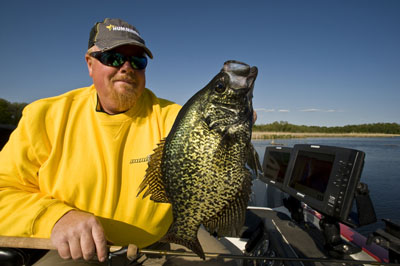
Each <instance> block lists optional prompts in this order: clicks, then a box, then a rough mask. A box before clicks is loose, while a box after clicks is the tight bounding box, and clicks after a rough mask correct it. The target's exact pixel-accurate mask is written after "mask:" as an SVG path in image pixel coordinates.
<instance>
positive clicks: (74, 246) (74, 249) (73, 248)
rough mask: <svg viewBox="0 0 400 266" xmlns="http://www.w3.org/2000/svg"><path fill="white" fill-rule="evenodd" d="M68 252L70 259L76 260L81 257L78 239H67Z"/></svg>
mask: <svg viewBox="0 0 400 266" xmlns="http://www.w3.org/2000/svg"><path fill="white" fill-rule="evenodd" d="M69 250H70V252H71V257H72V259H74V260H77V259H81V258H82V257H83V256H82V248H81V243H80V239H79V238H76V237H74V238H70V239H69Z"/></svg>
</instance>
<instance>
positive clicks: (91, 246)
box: [51, 210, 107, 262]
mask: <svg viewBox="0 0 400 266" xmlns="http://www.w3.org/2000/svg"><path fill="white" fill-rule="evenodd" d="M51 241H52V243H53V245H54V246H55V247H56V248H57V250H58V254H59V255H60V257H61V258H63V259H71V258H72V259H74V260H76V259H81V258H83V259H85V260H90V259H92V258H93V257H94V256H95V253H97V257H98V259H99V261H101V262H103V261H105V260H106V257H107V241H106V237H105V234H104V230H103V227H102V225H101V224H100V222H99V221H98V220H97V219H96V217H95V216H94V215H92V214H90V213H86V212H81V211H76V210H72V211H69V212H67V213H66V214H65V215H64V216H63V217H61V218H60V220H58V221H57V223H56V224H55V225H54V227H53V230H52V232H51Z"/></svg>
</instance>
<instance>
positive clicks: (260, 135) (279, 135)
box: [252, 131, 400, 139]
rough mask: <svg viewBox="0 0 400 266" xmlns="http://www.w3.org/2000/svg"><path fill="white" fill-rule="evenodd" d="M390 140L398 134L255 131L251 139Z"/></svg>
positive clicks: (399, 135)
mask: <svg viewBox="0 0 400 266" xmlns="http://www.w3.org/2000/svg"><path fill="white" fill-rule="evenodd" d="M388 137H389V138H390V137H400V134H383V133H295V132H270V131H255V132H253V134H252V139H293V138H388Z"/></svg>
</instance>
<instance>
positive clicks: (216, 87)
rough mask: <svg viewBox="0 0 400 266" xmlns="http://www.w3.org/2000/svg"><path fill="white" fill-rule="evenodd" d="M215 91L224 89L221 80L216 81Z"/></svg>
mask: <svg viewBox="0 0 400 266" xmlns="http://www.w3.org/2000/svg"><path fill="white" fill-rule="evenodd" d="M215 91H216V92H218V93H222V92H224V91H225V84H224V83H223V82H221V81H219V82H217V84H215Z"/></svg>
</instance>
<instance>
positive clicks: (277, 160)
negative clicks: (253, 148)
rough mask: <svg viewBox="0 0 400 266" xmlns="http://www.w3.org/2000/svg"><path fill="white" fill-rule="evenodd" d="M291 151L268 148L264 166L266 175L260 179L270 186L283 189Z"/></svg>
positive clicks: (279, 147) (288, 149) (274, 147)
mask: <svg viewBox="0 0 400 266" xmlns="http://www.w3.org/2000/svg"><path fill="white" fill-rule="evenodd" d="M291 151H292V148H290V147H281V146H267V147H266V148H265V153H264V161H263V164H262V169H263V173H264V175H262V176H260V179H261V180H262V181H263V182H265V183H267V184H268V185H272V186H274V187H277V188H279V189H282V187H283V183H284V180H285V174H286V169H287V167H288V164H289V160H290V153H291Z"/></svg>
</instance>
